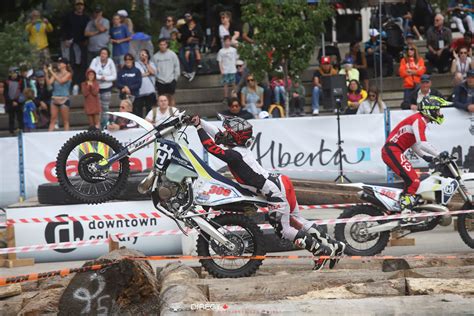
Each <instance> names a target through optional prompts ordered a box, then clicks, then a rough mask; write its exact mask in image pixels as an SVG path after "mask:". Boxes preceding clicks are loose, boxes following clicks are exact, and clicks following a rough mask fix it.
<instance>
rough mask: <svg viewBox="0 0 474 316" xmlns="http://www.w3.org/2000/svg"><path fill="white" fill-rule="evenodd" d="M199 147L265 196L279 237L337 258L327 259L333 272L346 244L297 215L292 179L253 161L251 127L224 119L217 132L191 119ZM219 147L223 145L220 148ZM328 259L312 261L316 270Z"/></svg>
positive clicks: (196, 118) (195, 119) (255, 191)
mask: <svg viewBox="0 0 474 316" xmlns="http://www.w3.org/2000/svg"><path fill="white" fill-rule="evenodd" d="M191 122H192V123H193V125H194V126H195V127H196V128H197V132H198V135H199V138H200V140H201V143H202V145H203V146H204V147H205V148H206V150H207V151H208V152H210V153H211V154H213V155H214V156H216V157H217V158H219V159H221V160H222V161H224V162H226V163H227V165H228V167H229V170H230V172H231V173H232V174H233V176H234V178H235V179H236V180H237V182H238V183H239V184H240V185H241V186H242V187H244V188H246V189H248V190H250V191H252V192H254V193H257V194H260V195H262V196H264V197H265V198H266V199H267V201H268V202H269V204H270V206H269V213H270V215H269V217H270V223H271V224H272V225H273V226H274V227H275V230H276V231H277V233H278V234H280V236H281V237H283V238H285V239H288V240H290V241H291V242H293V243H294V244H295V245H296V246H297V247H299V248H302V249H306V250H308V251H310V252H311V253H312V254H313V255H314V256H326V257H334V256H335V257H336V258H335V259H331V260H329V262H330V263H329V267H330V268H331V269H332V268H333V267H334V265H335V264H336V263H337V261H338V259H337V258H340V256H341V255H342V254H343V253H344V249H345V244H344V243H342V242H338V241H336V240H334V239H333V238H331V237H330V236H329V235H328V234H326V233H325V232H324V231H323V230H322V229H321V228H320V227H319V226H317V225H316V224H314V223H312V222H310V221H308V220H306V219H304V218H303V217H302V216H300V215H299V208H298V202H297V201H296V196H295V190H294V188H293V184H292V183H291V180H290V179H289V178H288V177H287V176H284V175H278V174H271V173H270V172H268V171H267V170H266V169H264V168H263V167H262V166H261V165H260V164H259V163H258V162H257V160H256V159H255V158H254V156H253V154H252V152H251V150H250V149H249V146H250V145H251V144H252V140H253V138H252V125H251V124H250V123H249V122H248V121H246V120H245V119H242V118H240V117H227V118H225V119H224V122H223V124H222V126H223V127H224V131H220V130H219V129H218V128H217V127H216V126H214V125H212V124H209V123H208V122H206V121H204V120H202V119H200V118H199V116H194V117H193V118H192V121H191ZM220 145H222V146H220ZM327 261H328V258H319V259H317V260H315V267H314V269H315V270H320V269H322V268H323V267H324V266H325V264H326V263H327Z"/></svg>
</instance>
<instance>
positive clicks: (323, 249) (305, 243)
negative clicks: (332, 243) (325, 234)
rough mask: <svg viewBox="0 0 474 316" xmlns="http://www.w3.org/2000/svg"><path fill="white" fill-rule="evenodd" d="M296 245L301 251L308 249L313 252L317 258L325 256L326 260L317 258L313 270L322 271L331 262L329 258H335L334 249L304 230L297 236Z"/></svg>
mask: <svg viewBox="0 0 474 316" xmlns="http://www.w3.org/2000/svg"><path fill="white" fill-rule="evenodd" d="M294 244H295V245H296V246H297V247H298V248H301V249H306V250H308V251H309V252H311V253H312V254H313V255H314V256H315V257H319V256H324V258H315V261H314V267H313V270H317V271H319V270H321V269H322V268H324V266H325V265H326V263H327V262H328V261H329V257H332V256H334V252H335V251H334V249H331V248H329V247H328V246H324V245H322V244H320V243H318V241H317V240H316V238H313V237H312V236H311V235H310V234H308V233H306V232H304V231H303V230H300V231H298V233H297V234H296V237H295V240H294Z"/></svg>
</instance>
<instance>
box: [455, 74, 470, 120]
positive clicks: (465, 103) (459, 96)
mask: <svg viewBox="0 0 474 316" xmlns="http://www.w3.org/2000/svg"><path fill="white" fill-rule="evenodd" d="M454 107H456V108H458V109H460V110H464V111H467V112H469V113H474V70H472V69H471V70H469V71H468V72H467V78H466V81H464V82H463V83H461V84H460V85H458V86H456V87H455V88H454Z"/></svg>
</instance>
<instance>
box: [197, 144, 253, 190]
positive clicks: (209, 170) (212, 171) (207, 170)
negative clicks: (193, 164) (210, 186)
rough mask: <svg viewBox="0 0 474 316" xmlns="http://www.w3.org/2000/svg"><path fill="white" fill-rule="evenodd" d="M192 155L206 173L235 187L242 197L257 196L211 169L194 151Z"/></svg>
mask: <svg viewBox="0 0 474 316" xmlns="http://www.w3.org/2000/svg"><path fill="white" fill-rule="evenodd" d="M190 151H191V153H192V154H193V155H194V158H196V160H197V161H199V163H200V164H201V166H202V167H203V168H204V169H205V170H206V172H207V173H208V174H209V175H210V176H211V177H212V178H214V179H216V180H218V181H220V182H223V183H225V184H227V185H230V186H232V187H234V188H235V189H236V190H237V191H239V192H240V193H241V194H242V195H245V196H256V195H257V194H255V193H253V192H252V191H250V190H247V189H245V188H243V187H241V186H240V185H239V184H238V183H237V182H235V181H232V180H231V179H229V178H226V177H224V176H223V175H222V174H220V173H219V172H217V171H215V170H214V169H212V168H211V167H209V165H208V164H207V163H205V162H204V161H203V160H202V159H201V158H199V156H198V155H197V154H196V153H195V152H194V151H193V150H190Z"/></svg>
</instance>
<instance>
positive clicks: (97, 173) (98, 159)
mask: <svg viewBox="0 0 474 316" xmlns="http://www.w3.org/2000/svg"><path fill="white" fill-rule="evenodd" d="M106 163H107V160H106V159H105V158H104V157H103V156H102V155H101V154H98V153H88V154H85V155H83V156H82V157H81V158H80V159H79V163H78V166H77V168H78V172H79V175H80V176H81V178H82V179H84V180H85V181H87V182H89V183H97V182H101V181H104V180H105V179H106V176H107V170H104V169H101V168H100V166H101V165H103V164H106Z"/></svg>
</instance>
